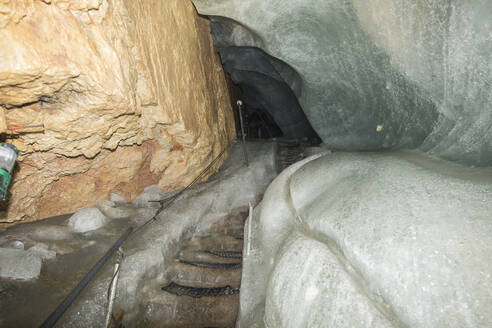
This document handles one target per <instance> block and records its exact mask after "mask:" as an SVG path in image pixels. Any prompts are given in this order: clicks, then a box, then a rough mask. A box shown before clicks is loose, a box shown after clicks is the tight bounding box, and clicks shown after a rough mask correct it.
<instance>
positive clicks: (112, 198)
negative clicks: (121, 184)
mask: <svg viewBox="0 0 492 328" xmlns="http://www.w3.org/2000/svg"><path fill="white" fill-rule="evenodd" d="M109 200H110V201H112V202H115V203H124V204H126V199H125V198H123V196H120V195H118V194H117V193H114V192H112V193H111V194H109Z"/></svg>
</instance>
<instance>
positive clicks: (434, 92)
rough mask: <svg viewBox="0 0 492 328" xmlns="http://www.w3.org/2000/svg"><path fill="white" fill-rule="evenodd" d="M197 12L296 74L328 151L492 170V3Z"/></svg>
mask: <svg viewBox="0 0 492 328" xmlns="http://www.w3.org/2000/svg"><path fill="white" fill-rule="evenodd" d="M193 2H194V4H195V5H196V7H197V9H198V11H199V12H200V13H202V14H206V15H216V16H223V17H228V18H230V19H232V20H234V21H236V22H239V23H241V24H243V25H244V26H245V28H247V29H249V30H250V31H252V32H253V33H255V34H256V35H257V37H256V38H255V40H256V41H255V43H256V44H257V45H258V44H261V45H262V48H263V49H264V50H265V51H266V52H268V53H269V54H270V55H272V56H275V57H277V58H279V59H281V60H283V61H285V62H286V63H288V64H289V65H291V66H292V67H293V68H294V69H296V70H297V71H298V73H299V74H300V76H301V77H302V84H303V85H302V95H301V97H300V98H299V101H300V103H301V105H302V107H303V109H304V111H305V112H306V115H307V116H308V119H309V121H310V122H311V124H312V125H313V127H314V128H315V130H316V131H317V132H318V134H319V135H320V137H321V138H322V139H323V141H324V142H325V143H327V144H328V145H329V146H331V147H334V148H338V149H344V150H378V149H388V148H396V147H406V148H413V147H419V146H420V147H421V148H422V149H424V150H426V151H429V152H430V153H432V154H435V155H438V156H442V157H445V158H448V159H452V160H456V161H459V162H463V163H467V164H472V165H482V166H487V165H490V164H491V163H492V124H491V122H492V110H491V103H492V92H490V88H491V85H492V24H491V23H490V22H491V21H492V2H490V1H488V0H470V1H453V0H416V1H404V0H376V1H365V0H325V1H316V0H299V1H297V0H282V1H280V0H270V1H257V0H229V1H224V0H193ZM242 41H244V40H242ZM238 45H241V44H238Z"/></svg>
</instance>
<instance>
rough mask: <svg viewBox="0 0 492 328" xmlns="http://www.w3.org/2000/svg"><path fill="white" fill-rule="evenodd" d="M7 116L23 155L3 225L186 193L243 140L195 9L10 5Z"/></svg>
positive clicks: (176, 3) (0, 53)
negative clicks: (111, 202)
mask: <svg viewBox="0 0 492 328" xmlns="http://www.w3.org/2000/svg"><path fill="white" fill-rule="evenodd" d="M0 107H2V108H3V109H6V120H7V124H9V125H14V124H23V125H26V124H36V123H44V124H45V131H44V132H43V131H39V130H33V131H30V132H32V133H23V134H17V135H12V136H10V137H12V138H11V139H8V140H7V141H8V142H11V143H13V144H15V146H17V147H18V148H19V150H20V151H21V156H20V159H19V165H18V168H17V171H16V173H15V175H14V180H13V181H14V182H13V185H12V187H11V189H10V191H11V195H10V198H9V200H8V204H4V205H5V206H6V207H7V211H6V212H4V213H3V215H1V216H0V222H14V221H19V220H25V221H31V220H35V219H39V218H44V217H49V216H53V215H58V214H62V213H68V212H72V211H75V210H77V209H79V208H81V207H85V206H90V205H93V204H94V203H96V202H97V201H98V200H100V199H107V198H108V195H109V193H110V192H111V191H115V192H117V193H119V194H121V195H123V196H125V197H126V198H127V200H130V199H131V198H133V197H135V196H137V195H138V194H139V193H141V192H142V191H143V188H144V187H145V186H148V185H151V184H156V183H157V184H159V186H161V187H162V188H164V189H166V190H171V189H176V188H180V187H183V186H185V185H186V184H187V183H189V182H190V181H191V180H193V179H194V178H195V177H196V176H197V175H198V174H199V172H200V171H201V170H202V169H203V168H204V167H205V166H206V165H208V163H209V162H210V161H211V160H212V159H213V158H214V157H215V156H216V155H217V154H219V153H220V152H221V150H222V149H224V148H226V147H228V145H229V144H230V141H231V140H232V138H234V136H235V128H234V119H233V113H232V109H231V105H230V100H229V95H228V90H227V84H226V80H225V77H224V72H223V70H222V67H221V65H220V61H219V59H218V56H217V54H216V52H215V49H214V48H213V43H212V39H211V36H210V29H209V26H208V21H207V20H205V19H203V18H200V17H198V16H197V14H196V13H195V9H194V7H193V6H192V5H191V3H190V2H189V1H187V0H166V1H162V0H146V1H134V0H51V1H50V0H44V1H41V0H0Z"/></svg>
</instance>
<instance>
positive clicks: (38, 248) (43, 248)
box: [27, 243, 56, 260]
mask: <svg viewBox="0 0 492 328" xmlns="http://www.w3.org/2000/svg"><path fill="white" fill-rule="evenodd" d="M27 251H28V252H30V253H32V254H34V255H37V256H39V257H40V258H42V259H43V260H51V259H54V258H55V257H56V252H55V251H51V250H49V249H48V245H46V244H43V243H37V244H36V245H34V246H33V247H31V248H29V249H28V250H27Z"/></svg>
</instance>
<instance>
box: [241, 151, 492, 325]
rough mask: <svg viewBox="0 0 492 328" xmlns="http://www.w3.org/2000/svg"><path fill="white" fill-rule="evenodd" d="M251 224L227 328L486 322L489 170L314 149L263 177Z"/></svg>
mask: <svg viewBox="0 0 492 328" xmlns="http://www.w3.org/2000/svg"><path fill="white" fill-rule="evenodd" d="M246 225H249V222H246ZM248 230H249V229H245V231H246V233H247V231H248ZM251 231H252V233H251V236H245V241H246V240H248V239H249V238H250V240H251V251H250V255H249V256H247V257H245V258H244V259H243V278H242V290H241V295H240V318H239V325H238V326H239V327H248V328H251V327H269V328H273V327H283V328H287V327H293V328H294V327H351V328H353V327H361V328H362V327H484V328H485V327H491V325H492V257H491V254H492V170H491V169H490V168H489V169H472V168H466V167H463V166H460V165H457V164H453V163H450V162H446V161H443V160H437V159H433V158H430V157H428V156H426V155H423V154H421V153H418V152H399V153H386V154H372V153H365V154H350V153H335V154H327V155H324V156H321V155H316V156H314V157H310V158H308V159H306V160H304V161H303V162H298V163H296V164H294V165H293V166H291V167H289V168H288V169H286V170H285V171H283V172H282V173H281V174H280V175H279V176H278V177H277V178H276V179H275V180H274V181H273V183H272V184H271V185H270V186H269V187H268V190H267V192H266V193H265V197H264V198H263V200H262V202H261V203H260V205H259V206H258V207H256V208H255V211H254V217H253V219H252V222H251Z"/></svg>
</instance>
